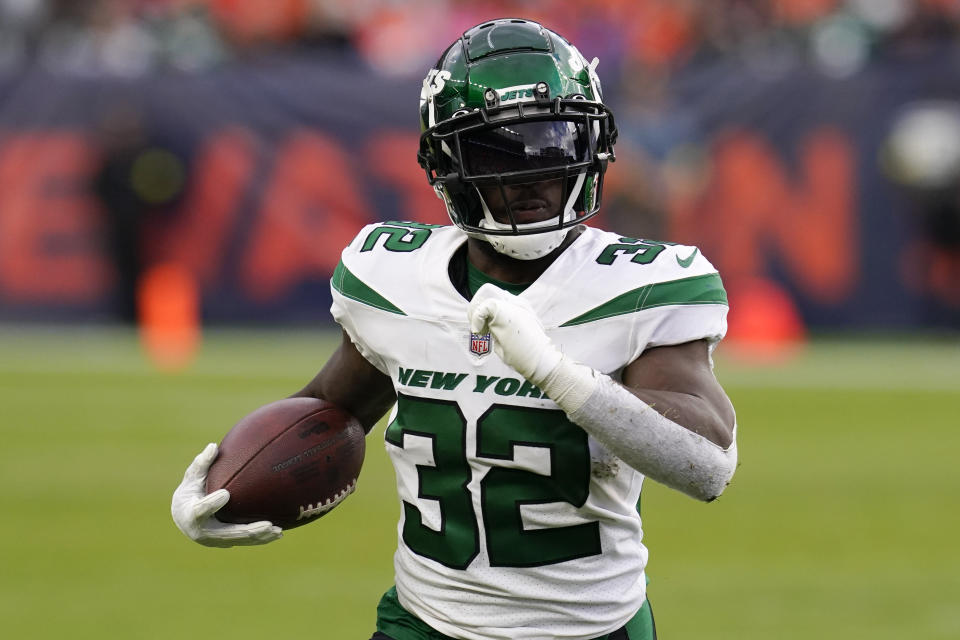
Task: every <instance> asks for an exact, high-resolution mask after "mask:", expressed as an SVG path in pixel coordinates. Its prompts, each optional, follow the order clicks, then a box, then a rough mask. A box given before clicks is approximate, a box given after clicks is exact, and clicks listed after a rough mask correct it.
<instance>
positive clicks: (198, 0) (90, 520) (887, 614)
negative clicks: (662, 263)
mask: <svg viewBox="0 0 960 640" xmlns="http://www.w3.org/2000/svg"><path fill="white" fill-rule="evenodd" d="M500 16H517V17H526V18H530V19H534V20H540V21H542V22H544V23H545V24H547V25H548V26H550V27H552V28H554V29H555V30H557V31H558V32H560V33H562V34H564V35H566V36H567V37H568V38H569V39H570V40H571V41H573V42H574V43H575V44H576V45H577V46H578V47H579V48H580V50H581V51H582V52H583V53H584V55H586V56H587V57H588V58H592V57H593V56H598V57H599V58H600V60H601V64H600V67H599V70H598V71H599V74H600V76H601V79H602V81H603V83H604V90H605V97H606V98H607V101H608V102H609V103H610V104H611V105H612V107H613V109H614V111H615V113H616V115H617V119H618V124H619V126H620V131H621V134H620V141H619V144H618V146H617V155H618V160H617V163H616V164H615V165H613V166H612V168H611V171H610V172H609V174H608V176H609V178H608V185H607V188H606V190H605V204H604V213H603V217H602V219H601V220H600V221H599V224H600V225H602V226H606V227H609V228H612V229H615V230H617V231H619V232H621V233H623V234H624V235H632V236H642V237H648V238H656V239H665V240H671V241H676V242H683V243H687V244H697V245H699V246H700V247H702V248H703V250H704V252H705V253H706V255H707V256H709V257H710V258H711V260H712V261H713V262H714V263H715V264H716V265H717V266H718V268H719V269H720V271H721V273H722V274H723V276H724V281H725V283H726V286H727V289H728V292H729V294H730V300H731V306H732V311H731V316H730V339H729V340H727V341H725V342H724V343H723V344H722V345H721V347H720V349H719V350H718V353H717V371H718V376H719V377H720V379H721V382H723V383H724V385H725V386H726V387H727V389H728V391H729V393H730V395H731V397H732V398H733V400H734V403H735V405H736V406H737V408H738V414H739V417H740V429H741V431H740V437H741V462H742V466H741V469H740V471H739V472H738V476H737V478H736V480H735V483H734V485H733V486H732V487H731V489H730V490H729V491H728V493H727V494H726V495H725V496H724V497H723V498H722V499H721V500H720V501H719V502H718V503H716V504H713V505H710V506H703V505H699V504H696V503H694V502H692V501H690V500H688V499H685V498H683V497H682V496H678V495H674V494H671V493H670V492H668V491H667V490H664V489H662V488H660V487H657V486H654V485H653V484H652V483H651V485H649V486H648V488H647V490H646V491H645V495H644V504H643V511H644V516H645V524H646V529H647V536H648V541H649V543H650V546H651V550H652V554H651V565H650V575H651V585H650V593H651V599H652V602H653V604H654V608H655V611H656V613H657V616H658V626H659V628H660V633H661V637H664V638H692V637H711V638H731V639H733V638H736V639H752V638H771V637H775V638H808V637H824V638H877V639H883V638H902V637H909V638H922V639H941V638H942V639H953V638H960V553H958V552H957V542H956V540H957V531H958V529H960V501H958V497H957V496H958V495H960V474H958V472H957V469H958V464H957V452H958V450H960V429H958V428H960V332H958V330H960V3H958V2H956V0H768V1H761V0H712V1H706V0H704V1H694V0H607V1H602V0H580V1H578V2H570V3H566V2H564V3H560V2H548V1H545V0H527V1H520V0H500V1H490V0H476V1H473V2H465V1H454V0H447V1H440V0H413V1H409V2H401V1H399V0H395V1H389V0H354V1H352V2H347V1H341V0H130V1H121V0H89V1H84V0H75V1H71V0H0V407H2V409H0V416H2V417H0V434H2V437H3V444H2V446H0V483H2V487H3V488H2V489H0V508H2V512H3V514H4V516H5V517H4V526H3V527H0V532H2V533H0V548H2V549H3V552H2V553H0V620H2V621H3V622H2V623H0V629H2V631H0V633H2V635H3V636H4V637H25V638H61V637H73V638H157V639H160V638H171V637H180V638H194V637H196V638H200V637H226V638H235V639H237V640H239V639H241V638H254V637H262V636H263V635H264V634H266V633H277V632H278V631H280V632H283V633H287V634H299V635H304V636H307V635H309V636H312V637H320V638H328V637H330V638H366V637H369V634H370V632H371V630H372V625H373V620H374V607H375V604H376V601H377V598H378V597H379V594H380V593H381V592H382V591H383V590H385V589H386V588H387V587H388V586H389V584H390V581H391V579H392V568H391V554H392V549H393V546H394V538H395V529H394V525H395V520H396V515H397V514H396V512H397V509H396V505H395V498H394V493H393V480H392V471H391V470H390V469H389V466H388V462H387V460H386V457H385V454H384V453H383V451H382V448H381V447H378V446H371V447H369V449H368V450H369V455H368V462H367V464H366V466H365V469H364V475H363V477H362V478H361V482H360V490H359V492H358V493H357V494H356V495H355V496H353V497H351V499H350V500H349V501H347V502H346V503H345V504H344V505H343V506H341V507H340V508H338V510H337V511H336V512H335V513H334V514H332V515H331V516H329V517H327V518H325V519H324V520H323V521H322V522H319V523H317V524H316V525H312V526H311V527H309V528H305V529H301V530H297V531H295V532H292V533H291V534H289V535H288V536H287V539H285V540H284V541H283V542H282V543H280V544H277V545H271V546H269V547H267V548H263V549H235V550H230V551H219V550H218V551H213V550H207V549H203V548H200V547H197V546H195V545H190V544H188V543H187V542H186V541H185V540H184V539H183V538H182V537H181V536H180V534H179V533H178V532H177V531H176V529H175V528H174V526H173V524H172V522H171V521H170V519H169V516H168V504H169V496H170V493H171V491H172V489H173V487H174V486H175V484H176V482H177V481H178V478H179V475H180V474H181V473H182V471H183V468H184V467H185V466H186V464H187V462H188V461H189V459H190V458H191V457H192V456H193V455H194V454H195V453H196V452H197V451H199V450H200V448H201V447H202V446H203V444H204V443H206V442H208V441H215V440H218V439H219V438H220V437H221V436H222V434H223V433H224V432H225V431H226V429H228V428H229V426H230V425H232V424H233V422H235V421H236V420H237V419H239V418H240V417H241V416H242V415H243V414H245V413H247V412H248V411H250V410H252V409H253V408H255V407H256V406H259V405H260V404H263V403H265V402H268V401H271V400H274V399H276V398H278V397H281V396H283V395H287V394H289V393H291V392H292V391H294V390H296V389H298V388H299V387H300V386H302V384H303V383H304V382H305V381H306V380H307V379H309V377H310V376H312V375H313V373H314V372H315V370H316V368H317V367H318V366H319V365H320V364H322V363H323V361H324V359H325V358H326V355H327V354H328V353H329V352H330V351H331V350H332V348H333V346H334V344H335V342H334V341H335V333H334V332H333V329H334V327H333V326H332V324H331V320H330V318H329V314H328V307H329V302H330V298H329V292H328V284H327V281H328V278H329V275H330V273H331V271H332V269H333V266H334V265H335V264H336V262H337V259H338V254H339V250H340V248H341V247H342V246H343V245H344V244H345V243H346V242H348V241H349V240H350V238H352V236H353V235H354V234H355V233H356V231H357V230H358V229H359V227H360V226H361V225H362V224H364V223H366V222H369V221H374V220H390V219H414V220H420V221H425V222H443V221H444V220H445V214H444V212H443V209H442V205H441V203H440V202H439V200H437V199H436V198H435V197H434V196H433V194H432V193H431V191H430V189H429V188H428V186H427V184H426V181H425V179H424V176H423V174H422V171H421V170H420V169H419V167H418V166H417V164H416V162H415V158H414V153H415V148H416V139H417V135H418V131H417V124H416V122H417V121H416V103H417V99H418V95H419V89H420V84H421V80H422V78H423V75H424V73H425V71H426V69H427V68H428V67H429V66H430V65H431V64H432V63H433V61H434V60H435V59H436V57H437V56H438V54H439V53H440V50H441V48H442V47H443V46H445V45H446V44H447V43H448V42H450V41H452V39H453V38H455V37H456V36H457V35H458V34H459V33H460V32H461V31H462V30H463V29H465V28H467V27H469V26H472V25H473V24H477V23H479V22H482V21H483V20H485V19H489V18H492V17H500ZM381 433H382V431H380V430H379V429H378V430H377V431H375V436H374V437H376V436H378V435H379V434H381Z"/></svg>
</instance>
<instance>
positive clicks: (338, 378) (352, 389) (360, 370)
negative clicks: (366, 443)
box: [293, 331, 397, 433]
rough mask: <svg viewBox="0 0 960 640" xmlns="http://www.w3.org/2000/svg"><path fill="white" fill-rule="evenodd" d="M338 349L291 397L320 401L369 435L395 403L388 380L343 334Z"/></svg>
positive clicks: (391, 386) (393, 392)
mask: <svg viewBox="0 0 960 640" xmlns="http://www.w3.org/2000/svg"><path fill="white" fill-rule="evenodd" d="M342 333H343V336H342V339H341V341H340V346H339V347H337V350H336V351H335V352H334V353H333V355H332V356H330V359H329V360H327V363H326V364H325V365H324V366H323V368H322V369H321V370H320V372H319V373H317V375H316V376H314V378H313V380H311V381H310V382H309V383H308V384H307V386H305V387H304V388H303V389H301V390H300V391H298V392H296V393H295V394H293V395H294V396H301V397H312V398H321V399H323V400H326V401H328V402H332V403H333V404H335V405H337V406H339V407H342V408H343V409H345V410H346V411H348V412H349V413H350V414H351V415H353V416H354V417H355V418H356V419H357V420H359V421H360V424H362V425H363V428H364V429H366V431H367V432H368V433H369V432H370V429H372V428H373V426H374V425H375V424H377V421H378V420H379V419H380V418H382V417H383V415H384V414H385V413H386V412H387V411H389V410H390V407H392V406H393V403H394V402H396V401H397V394H396V392H395V391H394V389H393V382H392V381H391V380H390V377H389V376H387V375H385V374H383V373H382V372H381V371H380V370H379V369H377V368H376V367H374V366H373V365H372V364H370V363H369V362H368V361H367V359H366V358H364V357H363V355H361V354H360V352H359V351H357V347H356V346H355V345H354V344H353V342H352V341H351V340H350V336H348V335H347V332H346V331H343V332H342Z"/></svg>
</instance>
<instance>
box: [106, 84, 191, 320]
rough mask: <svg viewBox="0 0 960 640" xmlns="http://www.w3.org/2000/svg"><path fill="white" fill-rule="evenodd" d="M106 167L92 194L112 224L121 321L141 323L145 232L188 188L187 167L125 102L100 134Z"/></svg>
mask: <svg viewBox="0 0 960 640" xmlns="http://www.w3.org/2000/svg"><path fill="white" fill-rule="evenodd" d="M98 133H99V136H100V141H99V142H100V149H101V162H100V165H99V168H98V170H97V171H96V172H95V174H94V176H93V185H92V190H93V192H94V194H95V195H96V196H97V198H98V199H99V201H100V203H101V205H102V207H103V211H104V214H105V216H106V222H107V239H108V246H109V252H110V257H111V259H112V261H113V266H114V270H115V272H116V277H117V286H116V302H117V306H116V308H117V314H118V317H119V318H120V319H121V320H123V321H124V322H130V323H133V322H135V321H136V319H137V290H138V288H139V284H140V280H141V276H142V275H143V272H144V270H145V268H146V266H147V265H145V264H144V252H143V248H144V243H143V240H144V238H143V232H144V229H145V228H146V227H148V226H149V225H151V224H155V223H156V220H155V219H156V218H157V217H158V216H161V215H163V214H164V213H165V212H166V211H168V210H169V207H170V205H171V204H172V203H174V202H175V201H176V199H177V198H178V197H179V196H180V195H181V193H182V191H183V187H184V180H185V170H184V167H183V163H182V162H181V161H180V160H179V159H178V158H177V157H176V156H175V155H173V154H172V153H170V152H169V151H167V150H165V149H163V148H162V147H160V146H157V145H156V144H154V143H153V142H152V141H151V140H150V138H149V136H148V132H147V129H146V126H145V122H144V118H143V114H142V113H141V111H140V110H139V109H138V108H137V107H136V106H134V105H133V104H132V103H119V104H117V105H116V106H114V107H113V108H111V109H109V110H108V111H107V112H106V113H105V114H104V116H103V118H102V120H101V124H100V130H99V132H98Z"/></svg>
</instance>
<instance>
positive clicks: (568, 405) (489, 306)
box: [467, 283, 597, 412]
mask: <svg viewBox="0 0 960 640" xmlns="http://www.w3.org/2000/svg"><path fill="white" fill-rule="evenodd" d="M467 318H468V319H469V321H470V331H472V332H473V333H488V332H489V333H490V335H491V337H492V338H493V350H494V352H495V353H496V354H497V355H498V356H500V359H501V360H503V361H504V362H505V363H506V364H508V365H509V366H511V367H513V368H514V369H516V370H517V372H518V373H519V374H520V375H522V376H523V377H524V378H526V379H527V380H529V381H530V382H532V383H533V384H535V385H537V386H538V387H539V388H540V390H541V391H543V392H544V393H545V394H547V395H548V396H550V398H552V399H553V400H554V402H556V403H557V404H558V405H560V406H561V407H562V408H563V409H564V410H566V411H568V412H570V411H575V410H576V409H577V408H578V407H579V406H580V405H581V404H582V403H583V401H584V400H586V399H587V397H588V396H589V395H590V394H591V393H592V392H593V389H594V387H595V386H596V383H597V378H596V375H595V373H596V372H594V371H593V370H592V369H590V368H589V367H586V366H584V365H581V364H577V363H575V362H573V361H572V360H570V359H569V358H566V357H564V355H563V354H562V353H561V352H560V350H559V349H558V348H557V346H556V345H555V344H554V343H553V341H552V340H551V339H550V338H549V336H547V333H546V331H544V328H543V324H542V323H541V322H540V318H538V317H537V314H536V312H535V311H534V310H533V308H532V307H531V306H530V305H529V303H527V301H526V300H524V299H522V298H520V297H518V296H515V295H513V294H511V293H508V292H506V291H504V290H503V289H500V288H498V287H496V286H494V285H492V284H489V283H487V284H485V285H483V286H482V287H480V288H479V289H478V290H477V293H476V294H475V295H474V296H473V300H471V301H470V306H469V307H468V309H467Z"/></svg>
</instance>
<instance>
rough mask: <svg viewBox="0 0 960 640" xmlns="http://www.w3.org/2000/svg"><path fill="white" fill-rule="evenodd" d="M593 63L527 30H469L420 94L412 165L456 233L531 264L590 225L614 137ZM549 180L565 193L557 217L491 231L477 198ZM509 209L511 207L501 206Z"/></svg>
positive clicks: (509, 25)
mask: <svg viewBox="0 0 960 640" xmlns="http://www.w3.org/2000/svg"><path fill="white" fill-rule="evenodd" d="M597 63H598V60H597V59H596V58H594V60H593V62H589V63H588V62H587V60H586V59H585V58H584V57H583V56H582V55H581V54H580V52H579V51H578V50H577V48H576V47H574V46H573V45H572V44H570V43H569V42H567V41H566V40H565V39H564V38H563V37H561V36H559V35H558V34H556V33H554V32H553V31H550V30H549V29H547V28H545V27H543V26H541V25H539V24H537V23H535V22H530V21H528V20H517V19H502V20H493V21H490V22H485V23H483V24H481V25H478V26H476V27H473V28H472V29H469V30H467V31H466V32H464V34H463V35H462V36H461V37H460V38H459V39H458V40H457V41H456V42H454V43H453V44H452V45H450V46H449V47H448V48H447V50H446V51H444V53H443V55H441V56H440V59H439V60H438V61H437V64H436V66H435V67H434V68H433V69H431V70H430V71H429V73H428V74H427V77H426V78H425V79H424V81H423V88H422V89H421V92H420V128H421V132H422V133H421V135H420V150H419V153H418V154H417V158H418V160H419V162H420V165H421V166H422V167H423V168H424V170H425V171H426V173H427V179H428V180H429V182H430V185H431V186H433V188H434V190H435V191H436V193H437V195H438V196H439V197H440V198H441V199H442V200H443V201H444V203H445V204H446V207H447V213H448V214H449V215H450V219H451V220H452V221H453V223H454V224H455V225H457V226H458V227H460V228H461V229H463V230H464V231H466V232H467V233H468V234H470V235H472V236H474V237H479V238H482V239H484V240H486V241H487V242H489V243H490V244H491V245H493V247H494V248H495V249H496V250H497V251H499V252H500V253H503V254H505V255H509V256H511V257H514V258H518V259H521V260H531V259H535V258H539V257H541V256H544V255H546V254H547V253H549V252H551V251H553V250H554V249H555V248H556V247H558V246H559V245H560V243H561V242H563V239H564V237H565V236H566V234H567V230H568V229H569V228H570V227H572V226H574V225H577V224H579V223H580V222H583V221H584V220H586V219H587V218H590V217H591V216H594V215H596V213H597V212H598V211H599V208H600V194H601V191H602V188H603V175H604V172H605V171H606V168H607V163H608V162H610V161H613V160H614V159H615V156H614V153H613V145H614V142H615V141H616V137H617V129H616V125H615V123H614V119H613V113H612V112H611V111H610V109H608V108H607V107H606V106H605V105H604V104H603V102H602V98H601V94H600V80H599V78H598V77H597V74H596V67H597ZM547 180H560V181H562V182H561V183H562V185H563V196H562V199H561V202H562V205H561V209H562V210H561V212H560V213H559V215H557V216H556V217H554V218H551V219H549V220H544V221H540V222H530V223H525V224H524V223H519V222H518V221H517V220H516V219H515V217H514V214H513V212H510V211H508V212H507V213H508V215H509V221H507V222H504V221H497V220H495V219H494V217H493V215H492V214H491V212H490V209H489V207H488V203H487V202H486V201H485V199H484V197H483V196H482V195H481V189H485V190H489V189H490V188H498V189H499V190H500V194H501V196H502V201H503V202H504V203H506V202H507V201H508V200H507V196H506V193H505V191H504V187H506V186H512V185H513V186H515V185H523V184H529V183H535V182H542V181H547ZM506 208H507V209H509V208H510V207H509V206H507V207H506Z"/></svg>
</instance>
